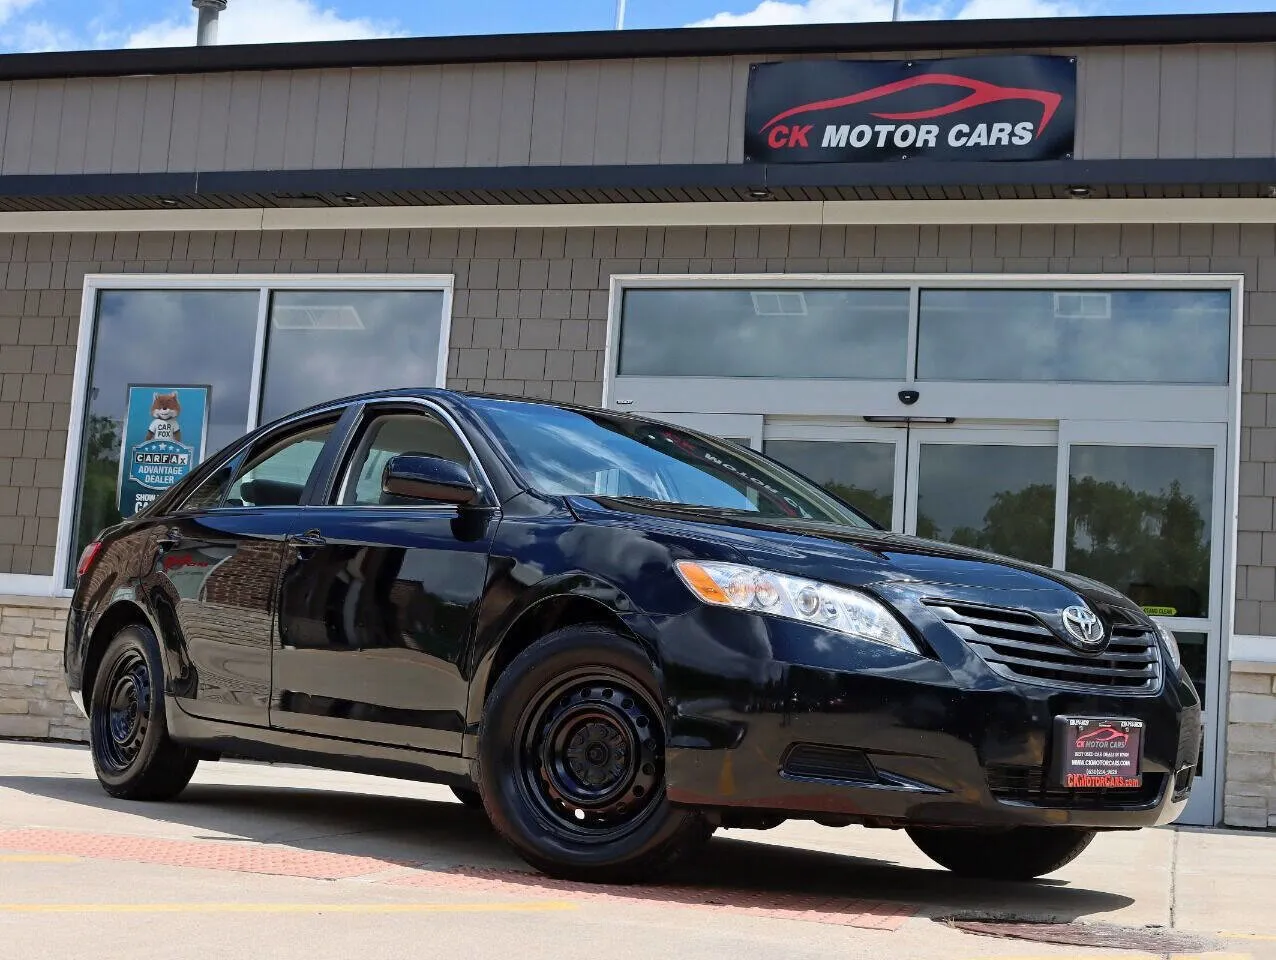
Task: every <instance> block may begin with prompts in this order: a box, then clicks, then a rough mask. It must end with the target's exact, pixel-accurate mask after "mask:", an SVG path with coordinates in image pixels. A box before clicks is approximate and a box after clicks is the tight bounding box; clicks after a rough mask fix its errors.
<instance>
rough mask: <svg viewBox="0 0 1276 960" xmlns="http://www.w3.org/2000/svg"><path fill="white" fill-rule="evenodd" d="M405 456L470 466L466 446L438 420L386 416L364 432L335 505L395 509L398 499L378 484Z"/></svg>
mask: <svg viewBox="0 0 1276 960" xmlns="http://www.w3.org/2000/svg"><path fill="white" fill-rule="evenodd" d="M404 453H417V454H424V455H426V456H431V457H441V458H443V459H445V460H452V461H454V462H455V463H459V464H461V465H462V466H463V467H465V468H466V469H467V470H469V469H470V466H471V465H470V455H469V451H467V450H466V449H465V445H464V444H463V443H461V440H460V438H458V437H457V435H456V434H455V433H453V432H452V429H451V428H450V427H448V426H447V424H445V423H443V421H441V420H439V419H438V418H437V417H433V416H430V415H428V414H424V413H392V414H386V415H384V416H380V417H377V418H376V419H375V420H373V421H372V423H371V424H370V425H369V426H368V428H367V430H366V431H364V434H363V439H362V441H361V442H360V445H359V448H358V450H357V451H356V452H355V455H354V458H353V459H352V460H351V462H350V471H349V473H348V475H347V478H346V483H345V489H344V490H343V491H340V492H339V496H340V500H339V501H338V502H339V503H341V504H344V505H346V506H359V507H372V506H395V505H398V504H399V503H400V501H399V500H398V498H396V497H393V496H391V495H390V494H387V493H383V492H382V490H381V481H382V477H383V476H384V474H385V468H386V464H388V463H389V462H390V460H391V459H392V458H394V457H397V456H399V455H400V454H404Z"/></svg>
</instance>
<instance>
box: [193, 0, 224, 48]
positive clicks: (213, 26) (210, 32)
mask: <svg viewBox="0 0 1276 960" xmlns="http://www.w3.org/2000/svg"><path fill="white" fill-rule="evenodd" d="M191 6H193V7H194V8H195V9H196V10H198V11H199V26H198V27H197V28H196V29H197V30H198V32H197V33H196V35H195V36H196V39H195V42H196V44H197V45H199V46H201V47H212V46H216V44H217V18H218V17H220V16H221V13H222V11H223V10H225V9H226V0H191Z"/></svg>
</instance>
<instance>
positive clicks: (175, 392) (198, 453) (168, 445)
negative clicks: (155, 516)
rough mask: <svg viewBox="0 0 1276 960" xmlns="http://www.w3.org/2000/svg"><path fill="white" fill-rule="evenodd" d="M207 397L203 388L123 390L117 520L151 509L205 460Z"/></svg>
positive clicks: (206, 389)
mask: <svg viewBox="0 0 1276 960" xmlns="http://www.w3.org/2000/svg"><path fill="white" fill-rule="evenodd" d="M209 392H210V388H209V387H207V386H183V387H170V386H136V385H131V386H130V387H129V388H128V413H127V414H126V415H125V420H124V449H123V451H122V453H121V456H120V483H119V508H120V516H121V517H125V518H128V517H131V516H133V515H134V514H135V513H137V512H139V511H140V510H143V509H145V508H146V507H148V506H150V504H151V503H153V502H154V501H155V499H156V498H157V497H158V496H160V495H161V494H162V493H164V492H165V491H166V490H168V489H169V488H170V487H172V486H173V484H175V483H177V481H179V480H181V479H182V477H184V476H186V474H188V473H190V472H191V471H192V470H193V469H195V466H196V465H197V464H198V463H199V462H200V461H201V460H202V459H203V458H204V438H205V437H206V436H207V434H208V397H209Z"/></svg>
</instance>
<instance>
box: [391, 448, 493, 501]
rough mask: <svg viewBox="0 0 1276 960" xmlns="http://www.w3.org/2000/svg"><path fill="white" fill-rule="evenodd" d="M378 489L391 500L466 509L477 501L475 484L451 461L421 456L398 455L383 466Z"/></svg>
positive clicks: (421, 454) (477, 494)
mask: <svg viewBox="0 0 1276 960" xmlns="http://www.w3.org/2000/svg"><path fill="white" fill-rule="evenodd" d="M381 490H382V492H384V493H387V494H389V495H390V496H392V497H406V498H407V499H409V500H430V501H433V502H435V503H453V504H457V505H458V506H465V505H469V504H473V503H475V502H476V501H477V500H478V498H479V488H478V485H477V484H476V483H475V482H474V481H473V480H472V479H471V478H470V474H469V472H468V471H467V470H466V469H465V468H464V467H462V466H461V465H460V464H459V463H456V462H455V461H453V460H445V459H444V458H442V457H431V456H427V455H426V454H423V453H401V454H399V455H398V456H397V457H392V458H391V459H390V462H389V463H387V464H386V465H385V472H384V473H383V474H382V476H381Z"/></svg>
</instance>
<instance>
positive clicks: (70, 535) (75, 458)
mask: <svg viewBox="0 0 1276 960" xmlns="http://www.w3.org/2000/svg"><path fill="white" fill-rule="evenodd" d="M455 283H456V278H455V275H453V274H401V273H393V274H390V273H387V274H370V275H369V274H331V273H314V274H287V275H280V274H267V273H262V274H166V273H142V274H91V275H88V276H86V277H85V278H84V291H83V295H82V297H81V301H80V325H79V336H78V338H77V341H76V354H75V369H74V372H73V375H72V387H71V413H70V419H69V423H68V425H67V439H66V451H65V460H64V465H63V475H62V496H61V500H60V502H59V505H58V534H57V541H56V544H55V547H54V556H53V573H52V575H51V576H49V577H48V578H47V580H48V583H49V589H48V595H50V596H54V597H70V596H71V595H72V594H73V593H74V590H73V589H71V588H69V587H67V586H66V583H67V580H68V572H69V570H70V568H71V567H72V566H73V565H74V563H75V557H73V556H72V555H71V554H72V551H73V550H74V541H75V518H76V515H77V510H76V507H77V498H78V494H79V482H80V457H81V455H82V453H83V440H84V438H83V433H84V424H85V419H86V413H87V406H88V400H89V397H88V390H89V374H90V368H91V363H92V358H93V351H94V349H95V347H96V344H97V327H98V304H99V299H100V297H99V295H100V294H101V293H102V292H103V291H109V290H135V291H143V290H156V291H163V290H179V291H183V292H185V291H191V290H210V291H235V290H237V291H256V292H257V296H258V303H257V328H256V333H255V340H254V344H253V367H252V374H251V378H250V380H249V390H250V393H249V398H248V419H247V422H246V423H245V425H244V426H245V431H244V432H245V434H252V433H254V432H255V431H256V430H257V429H258V427H260V426H261V424H260V422H259V419H260V415H261V401H262V396H263V388H264V376H265V366H266V342H267V336H268V333H269V323H270V305H271V299H272V295H273V294H274V293H276V292H286V291H296V292H302V291H304V292H326V293H353V292H358V291H369V292H376V291H391V290H401V291H412V292H422V293H430V292H433V293H441V294H442V296H443V302H442V306H441V310H440V313H441V316H440V326H439V354H438V361H437V363H436V365H435V378H434V383H432V384H422V386H434V387H445V386H446V385H447V366H448V350H449V345H450V341H451V331H452V310H453V302H454V291H455ZM309 412H310V413H313V412H316V411H314V410H311V411H309ZM287 422H290V421H288V420H285V421H282V422H281V424H280V426H281V427H282V426H283V425H284V424H285V423H287ZM241 449H242V446H241V445H239V444H236V445H235V446H234V450H233V451H231V452H230V453H229V456H234V455H235V454H236V453H237V452H239V451H240V450H241ZM217 452H218V451H212V452H211V453H212V454H213V455H216V454H217ZM217 459H218V465H219V466H221V465H224V464H225V463H226V461H227V459H229V457H218V458H217ZM208 462H209V461H208V460H207V459H206V460H205V461H204V464H207V463H208ZM204 464H201V466H203V465H204ZM214 469H216V468H214ZM311 479H312V481H313V480H314V477H313V476H312V478H311ZM232 482H233V481H232ZM263 509H264V508H263ZM42 579H43V578H42Z"/></svg>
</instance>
